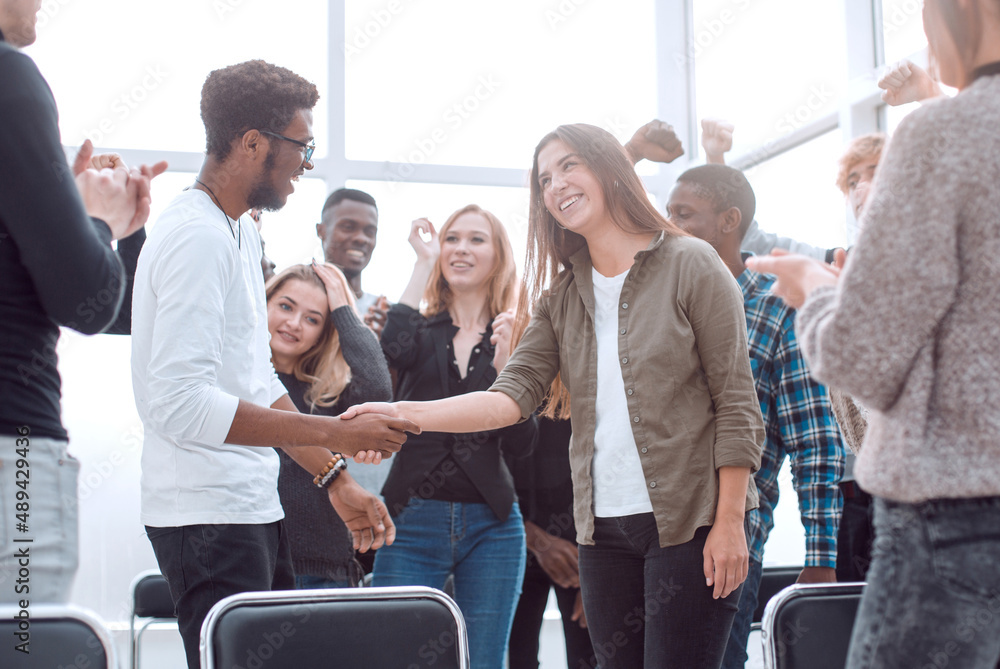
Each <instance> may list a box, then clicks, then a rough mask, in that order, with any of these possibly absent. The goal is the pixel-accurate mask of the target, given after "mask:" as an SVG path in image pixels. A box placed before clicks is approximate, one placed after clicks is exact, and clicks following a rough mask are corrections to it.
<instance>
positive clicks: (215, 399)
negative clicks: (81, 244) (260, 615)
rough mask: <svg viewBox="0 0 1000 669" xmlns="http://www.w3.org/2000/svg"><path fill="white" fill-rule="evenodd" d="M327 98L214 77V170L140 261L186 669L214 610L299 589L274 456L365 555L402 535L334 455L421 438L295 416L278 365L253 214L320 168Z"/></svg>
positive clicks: (258, 74)
mask: <svg viewBox="0 0 1000 669" xmlns="http://www.w3.org/2000/svg"><path fill="white" fill-rule="evenodd" d="M318 98H319V94H318V93H317V91H316V87H315V86H314V85H313V84H311V83H309V82H308V81H306V80H305V79H303V78H302V77H300V76H298V75H296V74H295V73H293V72H291V71H290V70H287V69H285V68H282V67H277V66H275V65H271V64H269V63H265V62H264V61H260V60H256V61H249V62H246V63H240V64H238V65H233V66H231V67H227V68H224V69H221V70H216V71H214V72H212V73H211V74H210V75H209V76H208V79H207V80H206V81H205V85H204V87H203V89H202V100H201V116H202V119H203V120H204V122H205V131H206V135H207V138H208V146H207V156H206V158H205V163H204V164H203V166H202V169H201V172H200V173H199V174H198V178H197V179H196V180H195V186H194V187H193V188H191V189H189V190H187V191H185V192H183V193H181V194H180V195H179V196H177V198H176V199H174V201H173V202H172V203H171V204H170V205H169V206H168V207H167V208H166V210H165V211H164V212H163V214H162V215H161V216H160V218H159V220H158V221H157V223H156V226H155V227H154V228H153V231H152V233H151V234H150V236H149V240H148V241H147V243H146V246H145V247H144V248H143V250H142V254H141V255H140V257H139V265H138V268H137V271H136V278H135V290H134V301H133V317H132V381H133V387H134V390H135V401H136V407H137V408H138V410H139V416H140V418H141V419H142V422H143V425H144V427H145V438H144V443H143V449H142V481H141V488H142V509H141V519H142V522H143V524H144V525H145V526H146V533H147V535H148V537H149V540H150V543H151V544H152V545H153V551H154V553H155V554H156V561H157V563H158V564H159V566H160V571H161V572H162V573H163V575H164V576H165V577H166V579H167V583H168V584H169V586H170V593H171V596H172V597H173V600H174V605H175V606H176V609H177V616H178V623H179V626H180V631H181V636H182V637H183V639H184V648H185V652H186V654H187V661H188V666H189V667H191V668H192V669H196V668H197V667H198V666H199V657H198V652H199V648H198V641H199V633H200V630H201V624H202V621H203V620H204V618H205V615H206V614H207V613H208V611H209V609H211V607H212V606H213V605H214V604H215V603H216V602H217V601H219V600H221V599H223V598H224V597H227V596H229V595H232V594H236V593H240V592H246V591H259V590H272V589H287V588H294V587H295V583H294V578H293V574H292V567H291V556H290V553H289V546H288V539H287V533H286V532H285V531H284V529H283V527H282V524H281V520H282V518H283V516H284V513H283V512H282V509H281V503H280V501H279V498H278V490H277V482H278V468H279V458H278V454H277V453H276V452H275V451H274V450H273V449H272V448H270V447H272V446H273V447H279V448H282V449H283V450H285V451H286V452H287V453H288V454H289V456H290V457H292V458H293V459H294V460H295V461H296V462H297V463H298V464H299V465H301V466H302V467H303V469H305V470H307V471H308V472H309V473H310V474H312V475H315V477H316V478H315V480H314V483H315V485H317V486H319V487H321V488H325V489H326V490H327V492H328V494H329V498H330V502H331V504H332V505H333V507H334V508H335V509H336V511H337V513H338V514H339V515H340V517H341V518H343V520H344V522H345V524H346V525H347V526H348V528H350V529H351V530H352V533H353V536H354V543H355V548H361V549H362V550H366V549H368V548H370V547H375V548H377V547H378V546H381V545H382V543H383V542H389V543H391V541H392V538H393V536H394V532H395V530H394V528H393V525H392V521H391V520H390V519H389V517H388V513H387V511H386V509H385V505H384V504H382V502H381V501H380V500H378V499H377V498H376V497H375V496H373V495H371V494H370V493H367V492H365V491H364V489H363V488H362V487H361V486H359V485H358V484H357V483H356V482H354V480H353V479H352V478H351V477H350V475H348V474H347V473H346V472H344V471H343V463H344V460H343V459H342V458H341V457H340V456H339V455H335V454H334V453H331V449H332V450H333V451H337V452H338V453H343V454H347V455H353V454H356V453H359V452H362V454H363V455H364V452H366V451H368V452H370V451H380V452H385V453H389V452H393V451H396V450H398V449H399V447H400V444H402V443H403V441H405V439H406V435H405V434H404V432H403V430H407V429H409V430H418V429H417V428H416V426H414V425H413V424H412V423H409V421H400V420H398V419H392V418H388V417H386V416H376V417H375V420H374V421H372V422H369V423H367V424H366V425H363V426H355V425H354V424H355V422H356V421H354V420H351V421H340V420H338V419H337V418H335V417H326V416H312V415H303V414H299V413H298V412H297V411H296V409H295V405H294V404H292V402H291V400H290V399H289V397H288V394H287V393H286V392H285V388H284V387H283V386H282V385H281V382H280V381H279V380H278V377H277V375H276V374H275V372H274V368H273V367H272V365H271V351H270V347H269V345H268V339H269V335H268V329H267V311H266V304H265V297H264V284H263V281H262V278H261V270H260V259H261V245H260V237H259V235H258V233H257V229H256V227H255V226H254V224H253V222H252V221H251V220H250V218H249V217H244V216H243V214H244V213H246V212H247V210H249V209H251V208H258V209H263V210H270V211H273V210H276V209H280V208H281V207H282V206H283V205H284V204H285V201H286V200H287V198H288V196H289V195H290V194H291V193H292V192H293V191H294V190H295V186H294V182H295V181H296V180H297V179H298V177H299V176H301V175H302V174H303V172H304V171H305V170H310V169H312V167H313V165H312V162H311V159H312V151H313V136H312V108H313V106H314V105H315V104H316V100H317V99H318ZM367 457H368V459H369V460H374V459H377V457H376V454H375V453H369V454H368V455H367Z"/></svg>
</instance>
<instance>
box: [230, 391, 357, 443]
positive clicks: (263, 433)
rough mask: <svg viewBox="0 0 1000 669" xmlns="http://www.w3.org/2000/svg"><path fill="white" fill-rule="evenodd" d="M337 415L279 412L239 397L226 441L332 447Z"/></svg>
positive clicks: (336, 426)
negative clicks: (333, 416) (331, 416)
mask: <svg viewBox="0 0 1000 669" xmlns="http://www.w3.org/2000/svg"><path fill="white" fill-rule="evenodd" d="M338 423H339V421H337V419H336V418H330V417H327V416H312V415H308V414H301V413H295V412H292V411H279V410H275V409H268V408H265V407H262V406H258V405H256V404H254V403H253V402H247V401H245V400H240V403H239V406H238V407H237V408H236V416H234V417H233V424H232V426H231V427H230V428H229V434H227V435H226V443H227V444H241V445H243V446H274V447H277V448H286V447H297V446H325V447H327V448H332V447H333V443H334V442H335V441H336V431H337V428H338V427H339V425H338Z"/></svg>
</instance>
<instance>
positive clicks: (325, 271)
mask: <svg viewBox="0 0 1000 669" xmlns="http://www.w3.org/2000/svg"><path fill="white" fill-rule="evenodd" d="M312 268H313V271H315V272H316V276H318V277H319V278H320V280H322V281H323V285H324V286H325V287H326V298H327V301H328V302H329V304H330V313H333V312H334V310H336V309H339V308H340V307H344V306H347V305H348V304H350V298H349V297H348V296H347V282H346V281H341V279H340V277H339V276H337V274H336V272H335V270H332V269H330V268H329V267H327V266H326V265H324V264H322V263H318V262H316V261H315V260H313V261H312Z"/></svg>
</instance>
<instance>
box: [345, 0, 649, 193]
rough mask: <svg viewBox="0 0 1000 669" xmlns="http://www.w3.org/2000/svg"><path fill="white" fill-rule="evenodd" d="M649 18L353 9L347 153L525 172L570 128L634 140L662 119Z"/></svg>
mask: <svg viewBox="0 0 1000 669" xmlns="http://www.w3.org/2000/svg"><path fill="white" fill-rule="evenodd" d="M653 10H654V7H653V2H651V0H627V1H618V2H586V3H584V2H579V1H577V2H570V1H569V0H567V1H566V2H545V3H539V2H537V1H536V0H510V1H507V2H502V3H472V2H467V1H465V0H439V1H438V2H435V3H433V6H428V5H425V4H417V3H409V2H396V3H392V2H390V3H386V2H384V0H370V1H367V2H349V3H347V21H346V31H345V43H344V54H345V56H344V57H345V61H346V73H347V77H346V78H347V86H346V88H347V93H346V115H347V128H348V133H347V155H348V157H349V158H356V159H362V160H374V161H386V160H388V161H393V162H396V163H414V164H420V163H433V164H450V165H477V166H483V167H512V168H517V169H526V168H527V166H528V165H529V163H530V160H531V155H532V151H533V149H534V147H535V143H536V142H537V141H538V140H539V139H540V138H541V137H542V136H543V135H544V134H545V133H547V132H549V131H550V130H552V129H553V128H555V127H556V126H557V125H560V124H562V123H572V122H578V121H579V122H586V123H592V124H595V125H599V126H602V127H605V128H607V129H609V130H610V131H611V132H612V133H614V134H615V135H617V136H618V137H619V138H620V139H622V141H624V140H627V139H628V137H629V136H631V133H632V131H633V130H634V129H635V128H636V127H638V126H640V125H642V124H643V123H645V122H646V121H648V120H650V119H652V118H653V116H654V115H655V114H656V69H657V63H656V58H655V44H656V43H655V40H654V30H653V28H654V25H655V24H654V20H653V19H654V11H653ZM387 176H388V175H387Z"/></svg>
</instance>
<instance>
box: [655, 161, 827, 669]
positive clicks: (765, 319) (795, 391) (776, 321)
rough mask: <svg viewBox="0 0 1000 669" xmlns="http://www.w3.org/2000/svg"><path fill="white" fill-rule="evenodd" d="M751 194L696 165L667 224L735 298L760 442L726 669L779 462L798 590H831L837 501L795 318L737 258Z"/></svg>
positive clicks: (752, 595)
mask: <svg viewBox="0 0 1000 669" xmlns="http://www.w3.org/2000/svg"><path fill="white" fill-rule="evenodd" d="M755 208H756V200H755V198H754V194H753V189H752V188H751V187H750V184H749V183H748V182H747V180H746V177H744V176H743V173H742V172H740V171H739V170H736V169H733V168H731V167H726V166H725V165H703V166H701V167H695V168H693V169H691V170H688V171H687V172H685V173H684V174H682V175H681V176H680V178H679V179H678V181H677V184H676V185H675V186H674V188H673V190H672V191H671V193H670V200H669V203H668V205H667V213H668V215H669V218H670V220H671V221H672V222H673V223H675V224H677V225H678V226H680V227H681V228H683V229H684V230H686V231H687V232H689V233H691V234H692V235H694V236H695V237H699V238H701V239H703V240H705V241H706V242H708V243H709V244H711V245H712V246H713V247H714V248H715V250H716V251H718V253H719V256H720V257H721V258H722V261H723V262H724V263H725V264H726V266H727V267H728V268H729V269H730V271H732V273H733V276H735V277H736V279H737V281H738V283H739V285H740V288H741V289H742V291H743V302H744V307H745V309H746V315H747V330H748V335H749V337H748V339H749V344H750V363H751V367H752V368H753V375H754V381H755V383H756V386H757V397H758V398H759V400H760V410H761V413H762V414H763V416H764V426H765V429H766V434H767V440H766V442H765V444H764V452H763V455H762V458H761V466H760V470H759V471H758V472H757V473H756V474H755V475H754V478H755V480H756V482H757V488H758V490H759V492H760V508H758V509H755V510H753V511H751V512H750V513H748V514H747V521H748V524H749V529H750V546H749V548H750V570H749V573H748V575H747V579H746V582H745V583H744V584H743V594H742V595H741V597H740V610H739V613H738V614H737V616H736V619H735V620H734V621H733V628H732V632H731V634H730V638H729V645H728V647H727V648H726V657H725V659H724V661H723V664H722V666H723V667H724V669H731V668H734V667H743V666H744V664H745V662H746V660H747V654H746V646H747V638H748V636H749V635H750V623H751V619H752V616H753V612H754V610H755V609H756V608H757V590H758V587H759V585H760V579H761V571H762V560H763V554H764V543H765V542H766V541H767V535H768V533H769V532H770V531H771V528H772V527H773V526H774V507H775V506H776V505H777V504H778V470H779V469H780V467H781V463H782V461H783V460H784V459H785V456H786V455H787V456H788V458H789V461H790V463H791V468H792V475H793V478H794V482H795V490H796V492H797V493H798V496H799V509H800V512H801V514H802V525H803V526H804V527H805V531H806V559H805V568H804V569H803V570H802V572H801V574H800V575H799V578H798V581H799V582H800V583H823V582H834V581H835V580H836V575H835V571H834V569H835V567H836V564H837V528H838V525H839V523H840V513H841V506H842V499H841V494H840V488H839V483H840V479H841V476H842V475H843V473H844V448H843V444H842V442H841V436H840V431H839V428H838V427H837V421H836V419H835V418H834V415H833V410H832V408H831V406H830V397H829V393H828V392H827V389H826V387H825V386H822V385H820V384H819V383H817V382H816V381H814V380H813V379H812V378H811V377H810V376H809V370H808V368H807V367H806V362H805V359H804V358H803V357H802V354H801V352H800V351H799V345H798V342H797V341H796V339H795V329H794V326H795V311H794V310H793V309H791V308H789V307H787V306H786V305H785V304H784V303H783V302H782V300H781V299H780V298H779V297H776V296H775V295H773V294H772V293H771V292H770V287H771V284H772V283H773V282H774V279H773V278H772V277H770V276H768V275H764V274H758V273H757V272H752V271H750V270H748V269H747V268H746V266H745V265H744V257H743V255H742V254H741V252H740V245H741V243H742V241H743V236H744V234H745V232H746V229H747V227H749V224H750V221H752V220H753V215H754V209H755Z"/></svg>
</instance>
